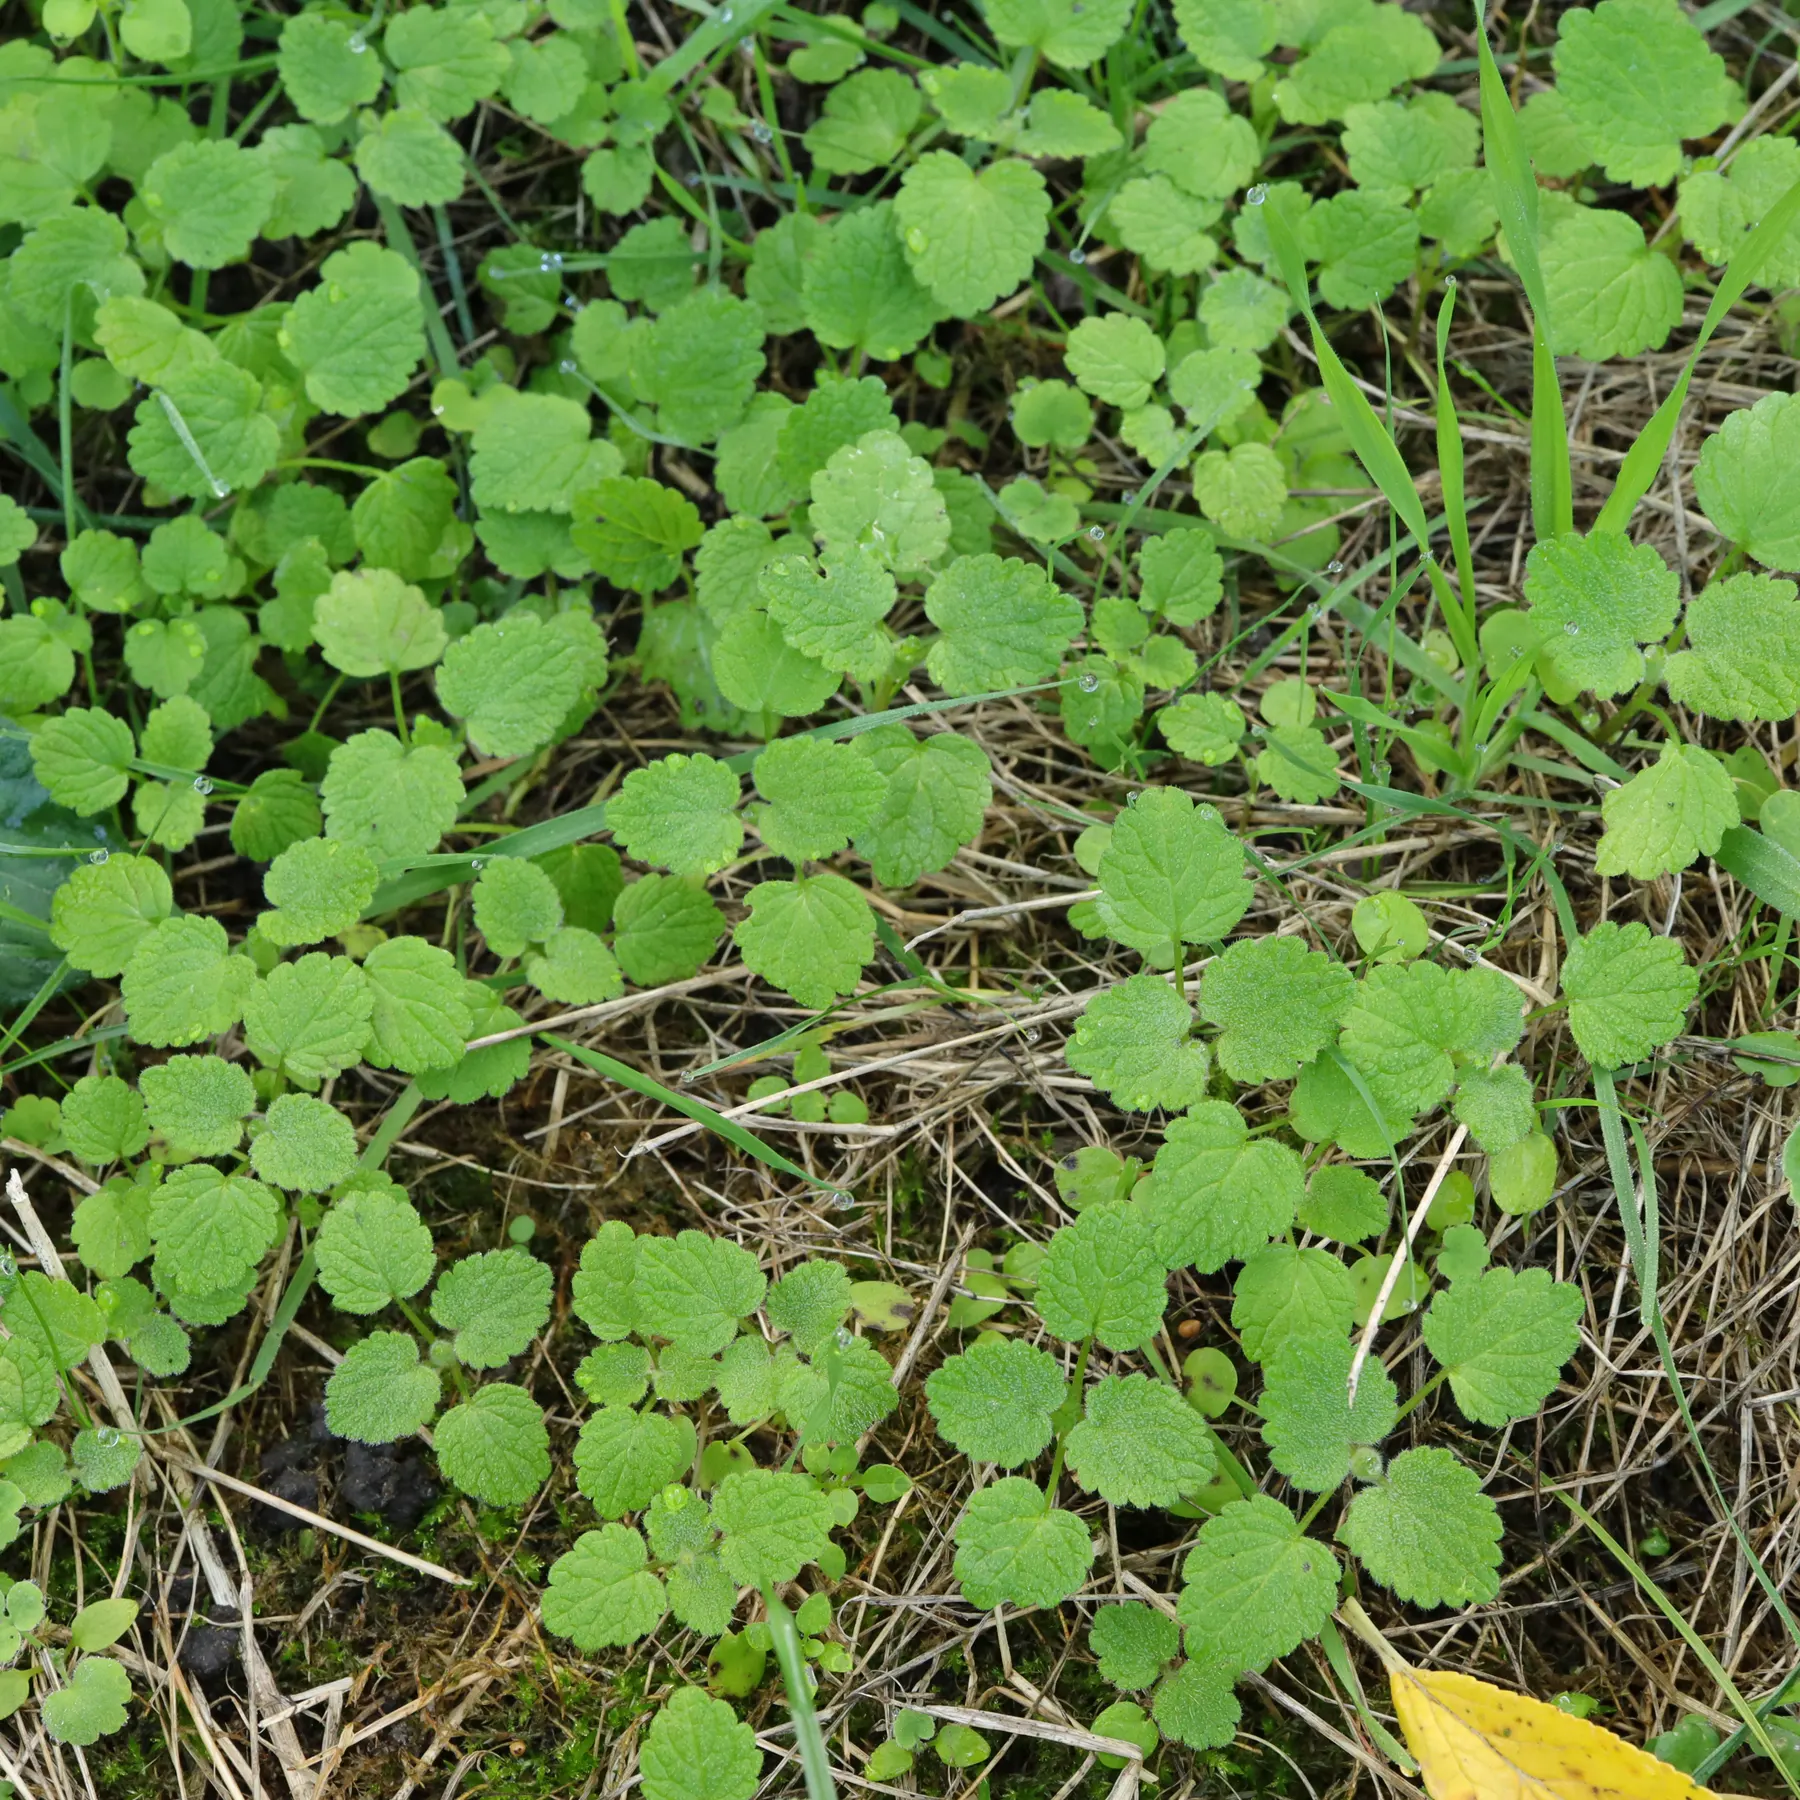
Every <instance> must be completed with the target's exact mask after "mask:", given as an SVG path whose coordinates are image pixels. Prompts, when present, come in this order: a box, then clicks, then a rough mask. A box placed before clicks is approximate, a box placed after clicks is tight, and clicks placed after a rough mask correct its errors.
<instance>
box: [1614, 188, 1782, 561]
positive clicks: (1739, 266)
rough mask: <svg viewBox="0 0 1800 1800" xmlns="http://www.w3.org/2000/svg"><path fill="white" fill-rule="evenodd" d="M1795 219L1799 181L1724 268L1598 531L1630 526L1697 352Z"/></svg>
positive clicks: (1669, 434)
mask: <svg viewBox="0 0 1800 1800" xmlns="http://www.w3.org/2000/svg"><path fill="white" fill-rule="evenodd" d="M1796 218H1800V181H1797V182H1795V183H1794V185H1793V186H1792V187H1791V188H1789V189H1788V191H1787V192H1786V193H1785V194H1783V195H1782V196H1781V198H1780V199H1779V200H1777V201H1776V202H1775V204H1774V205H1773V206H1772V207H1770V209H1769V211H1768V215H1767V216H1766V217H1765V218H1764V219H1763V221H1762V223H1761V224H1760V225H1758V226H1757V228H1756V229H1755V230H1754V231H1753V232H1751V233H1750V235H1749V236H1748V237H1747V238H1745V239H1744V241H1743V242H1742V243H1741V244H1740V245H1738V247H1737V253H1736V254H1735V255H1734V256H1733V257H1732V259H1731V261H1730V262H1728V263H1727V264H1726V265H1725V273H1724V274H1723V275H1722V276H1720V278H1719V285H1718V287H1717V289H1716V290H1715V291H1714V293H1713V297H1712V304H1711V305H1710V306H1708V307H1707V309H1706V317H1705V319H1704V320H1703V321H1702V322H1701V326H1700V335H1699V336H1698V337H1697V338H1695V339H1694V347H1693V349H1692V350H1691V351H1690V352H1689V353H1688V359H1687V364H1686V366H1685V367H1684V368H1683V369H1682V371H1681V377H1680V379H1679V380H1678V381H1677V382H1676V383H1675V385H1674V387H1672V388H1671V389H1670V390H1669V395H1668V398H1667V399H1666V400H1664V401H1663V403H1662V405H1661V406H1659V407H1658V408H1657V409H1656V411H1655V413H1654V414H1652V415H1651V419H1650V423H1649V424H1648V425H1646V426H1645V427H1644V429H1643V430H1642V431H1640V432H1639V433H1638V435H1637V442H1636V443H1634V444H1633V445H1632V446H1631V448H1630V449H1629V450H1628V451H1626V453H1625V460H1624V462H1622V463H1621V464H1620V465H1619V478H1618V480H1617V481H1615V482H1614V483H1613V491H1612V492H1611V493H1610V494H1608V495H1607V497H1606V504H1605V505H1604V506H1603V507H1601V509H1600V516H1599V518H1598V519H1596V520H1595V521H1594V529H1595V530H1596V531H1623V530H1624V529H1625V527H1626V526H1627V525H1629V524H1630V523H1631V515H1632V513H1633V512H1634V511H1635V510H1636V508H1637V503H1638V502H1639V501H1640V500H1641V499H1643V497H1644V496H1645V495H1646V494H1647V493H1649V491H1650V484H1651V482H1653V481H1654V480H1655V479H1656V472H1657V470H1658V469H1660V468H1661V467H1662V465H1663V458H1664V457H1665V456H1667V455H1668V453H1669V442H1670V440H1671V439H1672V438H1673V437H1674V435H1675V427H1676V425H1677V423H1678V422H1679V421H1680V418H1681V409H1682V407H1683V405H1684V404H1685V403H1686V401H1687V392H1688V383H1689V382H1690V381H1692V380H1693V378H1694V367H1695V365H1696V364H1697V363H1698V362H1699V360H1700V352H1701V351H1702V350H1704V349H1705V348H1706V346H1707V344H1708V343H1709V342H1710V341H1711V339H1712V335H1713V333H1714V332H1715V331H1717V330H1718V328H1719V327H1720V326H1721V325H1722V324H1723V323H1724V322H1725V316H1726V314H1727V313H1729V312H1730V311H1731V309H1732V308H1733V307H1734V306H1736V305H1737V303H1738V302H1739V301H1740V300H1741V299H1742V298H1743V297H1744V290H1745V289H1746V288H1748V287H1749V285H1750V283H1751V282H1752V281H1754V280H1755V279H1756V272H1757V270H1758V269H1760V268H1761V267H1762V264H1763V259H1764V258H1765V257H1766V256H1767V255H1768V253H1769V251H1770V250H1771V249H1772V248H1773V247H1774V245H1775V244H1776V242H1777V241H1778V240H1779V239H1781V238H1783V237H1785V236H1786V235H1787V231H1788V227H1789V226H1790V225H1792V224H1793V222H1794V220H1795V219H1796Z"/></svg>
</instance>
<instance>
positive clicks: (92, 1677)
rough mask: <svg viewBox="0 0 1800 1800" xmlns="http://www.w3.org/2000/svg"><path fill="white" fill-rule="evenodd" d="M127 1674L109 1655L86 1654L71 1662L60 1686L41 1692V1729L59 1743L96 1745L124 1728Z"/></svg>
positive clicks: (128, 1682)
mask: <svg viewBox="0 0 1800 1800" xmlns="http://www.w3.org/2000/svg"><path fill="white" fill-rule="evenodd" d="M130 1700H131V1677H130V1676H129V1675H127V1674H126V1673H125V1671H124V1669H123V1668H121V1667H120V1665H119V1664H118V1663H117V1662H115V1661H114V1660H113V1659H112V1658H111V1657H110V1656H89V1657H84V1658H83V1659H82V1661H80V1662H78V1663H77V1664H76V1665H75V1668H74V1671H73V1673H71V1675H70V1676H69V1679H68V1683H67V1685H66V1686H64V1687H60V1688H57V1689H56V1690H55V1691H54V1692H52V1693H48V1694H46V1695H44V1697H43V1700H42V1702H41V1704H40V1706H39V1711H40V1713H41V1714H42V1716H43V1720H44V1729H45V1730H46V1731H48V1732H49V1733H50V1735H51V1736H52V1737H53V1738H55V1739H56V1741H57V1742H58V1743H59V1744H78V1745H87V1744H96V1743H98V1742H99V1741H100V1739H101V1738H103V1737H107V1736H110V1735H111V1734H112V1733H113V1732H115V1731H123V1730H124V1729H125V1719H126V1708H127V1706H128V1705H129V1703H130Z"/></svg>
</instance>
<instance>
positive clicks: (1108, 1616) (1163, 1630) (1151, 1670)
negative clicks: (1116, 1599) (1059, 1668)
mask: <svg viewBox="0 0 1800 1800" xmlns="http://www.w3.org/2000/svg"><path fill="white" fill-rule="evenodd" d="M1088 1648H1089V1649H1090V1650H1091V1651H1092V1652H1093V1653H1094V1657H1095V1659H1096V1661H1097V1662H1098V1663H1099V1665H1100V1674H1101V1677H1102V1679H1104V1680H1106V1681H1110V1682H1111V1683H1112V1684H1113V1686H1114V1687H1116V1688H1124V1689H1126V1690H1127V1691H1131V1690H1135V1689H1139V1688H1147V1687H1152V1686H1154V1685H1155V1683H1156V1681H1157V1679H1158V1678H1159V1677H1160V1676H1161V1674H1162V1672H1163V1670H1164V1668H1166V1667H1167V1666H1168V1664H1170V1663H1171V1662H1173V1661H1174V1660H1175V1658H1176V1657H1177V1656H1178V1655H1179V1654H1180V1653H1181V1630H1180V1627H1179V1626H1177V1625H1176V1623H1175V1621H1174V1620H1173V1619H1171V1618H1168V1617H1167V1616H1165V1615H1164V1614H1162V1613H1160V1612H1157V1611H1156V1610H1155V1609H1154V1608H1152V1607H1148V1606H1146V1605H1144V1603H1143V1602H1142V1601H1141V1600H1126V1601H1122V1602H1120V1603H1119V1604H1118V1605H1115V1606H1102V1607H1098V1608H1096V1609H1095V1612H1094V1622H1093V1624H1092V1625H1090V1626H1089V1627H1088Z"/></svg>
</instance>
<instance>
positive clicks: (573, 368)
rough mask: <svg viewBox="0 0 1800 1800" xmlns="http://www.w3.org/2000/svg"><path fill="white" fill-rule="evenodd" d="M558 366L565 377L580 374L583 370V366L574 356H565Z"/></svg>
mask: <svg viewBox="0 0 1800 1800" xmlns="http://www.w3.org/2000/svg"><path fill="white" fill-rule="evenodd" d="M556 366H557V368H558V370H560V371H561V373H563V374H564V375H574V374H578V373H579V372H580V369H581V365H580V364H579V363H578V362H576V360H575V359H574V357H572V356H565V357H564V358H563V359H562V361H561V362H559V363H558V364H557V365H556Z"/></svg>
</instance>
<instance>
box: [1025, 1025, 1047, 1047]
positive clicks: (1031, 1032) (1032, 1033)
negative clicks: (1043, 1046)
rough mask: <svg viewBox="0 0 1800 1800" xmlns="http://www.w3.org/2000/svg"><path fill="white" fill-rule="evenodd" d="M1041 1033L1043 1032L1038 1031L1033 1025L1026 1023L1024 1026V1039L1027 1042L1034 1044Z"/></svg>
mask: <svg viewBox="0 0 1800 1800" xmlns="http://www.w3.org/2000/svg"><path fill="white" fill-rule="evenodd" d="M1043 1035H1044V1034H1043V1033H1042V1032H1041V1031H1039V1030H1038V1028H1037V1027H1036V1026H1035V1025H1027V1026H1026V1027H1025V1041H1026V1043H1028V1044H1035V1043H1036V1042H1037V1041H1038V1039H1039V1038H1041V1037H1042V1036H1043Z"/></svg>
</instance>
